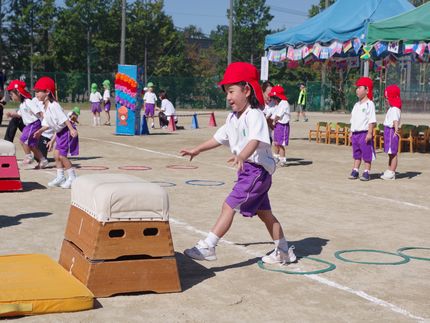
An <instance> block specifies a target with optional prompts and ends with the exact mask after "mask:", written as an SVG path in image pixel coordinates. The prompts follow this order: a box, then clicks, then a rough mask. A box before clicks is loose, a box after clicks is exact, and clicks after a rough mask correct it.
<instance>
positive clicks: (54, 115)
mask: <svg viewBox="0 0 430 323" xmlns="http://www.w3.org/2000/svg"><path fill="white" fill-rule="evenodd" d="M67 120H68V118H67V116H66V114H65V113H64V111H63V108H62V107H61V106H60V105H59V104H58V102H55V101H54V102H49V104H48V106H47V107H46V109H45V115H44V118H43V121H42V126H47V127H49V128H51V129H52V130H53V131H54V132H60V131H61V130H63V128H64V127H66V124H65V122H66V121H67Z"/></svg>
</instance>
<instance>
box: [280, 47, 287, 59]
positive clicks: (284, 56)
mask: <svg viewBox="0 0 430 323" xmlns="http://www.w3.org/2000/svg"><path fill="white" fill-rule="evenodd" d="M280 56H281V61H285V60H286V59H287V48H282V49H281V55H280Z"/></svg>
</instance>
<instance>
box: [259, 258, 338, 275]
mask: <svg viewBox="0 0 430 323" xmlns="http://www.w3.org/2000/svg"><path fill="white" fill-rule="evenodd" d="M303 258H305V259H309V260H313V261H317V262H321V263H323V264H326V265H328V267H327V268H324V269H319V270H313V271H289V270H282V269H268V268H266V267H265V266H264V263H263V261H261V260H259V261H258V263H257V264H258V267H260V268H261V269H264V270H268V271H274V272H277V273H283V274H288V275H316V274H322V273H326V272H328V271H332V270H334V269H336V265H335V264H333V263H331V262H328V261H325V260H322V259H318V258H313V257H303Z"/></svg>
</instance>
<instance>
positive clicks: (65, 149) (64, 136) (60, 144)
mask: <svg viewBox="0 0 430 323" xmlns="http://www.w3.org/2000/svg"><path fill="white" fill-rule="evenodd" d="M73 128H75V127H74V126H73ZM75 129H76V128H75ZM56 143H57V144H56V146H55V149H56V150H58V152H59V153H60V156H64V157H67V155H68V153H70V155H71V156H77V155H79V138H78V137H75V138H73V137H72V136H71V135H70V131H69V128H67V127H64V128H63V129H62V130H61V131H60V132H57V138H56Z"/></svg>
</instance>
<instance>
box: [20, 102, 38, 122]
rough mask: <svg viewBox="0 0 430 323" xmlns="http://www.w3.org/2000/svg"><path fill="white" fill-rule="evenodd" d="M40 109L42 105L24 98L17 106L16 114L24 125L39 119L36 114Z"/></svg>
mask: <svg viewBox="0 0 430 323" xmlns="http://www.w3.org/2000/svg"><path fill="white" fill-rule="evenodd" d="M39 112H41V113H42V112H43V111H42V107H41V106H40V105H38V104H36V103H35V101H33V100H31V99H25V100H24V102H22V103H21V104H20V106H19V110H18V114H19V115H20V116H21V118H22V122H24V124H25V125H28V124H30V123H33V122H35V121H37V120H38V119H39V117H38V116H37V114H38V113H39Z"/></svg>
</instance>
